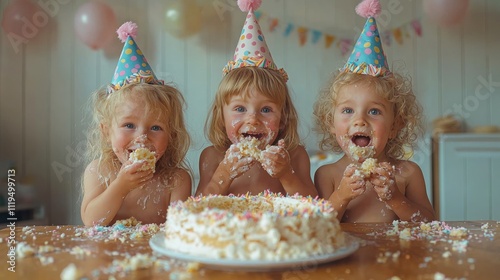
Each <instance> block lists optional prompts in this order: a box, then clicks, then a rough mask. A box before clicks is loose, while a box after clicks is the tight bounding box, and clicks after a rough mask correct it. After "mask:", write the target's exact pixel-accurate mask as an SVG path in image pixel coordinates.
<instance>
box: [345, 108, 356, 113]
mask: <svg viewBox="0 0 500 280" xmlns="http://www.w3.org/2000/svg"><path fill="white" fill-rule="evenodd" d="M342 113H344V114H352V113H354V110H353V109H351V108H344V109H342Z"/></svg>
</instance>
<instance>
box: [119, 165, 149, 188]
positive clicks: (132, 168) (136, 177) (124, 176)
mask: <svg viewBox="0 0 500 280" xmlns="http://www.w3.org/2000/svg"><path fill="white" fill-rule="evenodd" d="M146 164H147V162H132V161H127V162H125V163H124V164H123V165H122V167H121V169H120V171H119V172H118V175H117V176H116V180H118V181H119V182H120V184H123V185H124V186H125V187H126V188H128V190H129V191H131V190H133V189H135V188H138V187H141V186H144V185H145V184H146V182H147V181H149V180H151V179H152V178H153V175H154V173H153V170H151V169H148V170H145V171H139V169H140V168H141V167H142V166H144V165H146Z"/></svg>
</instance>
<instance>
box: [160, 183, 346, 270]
mask: <svg viewBox="0 0 500 280" xmlns="http://www.w3.org/2000/svg"><path fill="white" fill-rule="evenodd" d="M165 234H166V239H165V246H166V247H167V248H170V249H173V250H177V251H181V252H184V253H188V254H192V255H196V256H204V257H211V258H216V259H239V260H283V259H297V258H306V257H311V256H314V255H321V254H326V253H332V252H334V251H335V250H336V249H337V248H339V247H342V246H343V245H344V235H343V232H342V231H341V229H340V225H339V222H338V220H337V218H336V213H335V211H334V209H333V208H332V206H331V204H330V203H329V202H327V201H325V200H323V199H315V198H311V197H302V196H299V195H295V196H288V195H287V196H284V195H281V194H274V193H270V192H268V191H266V192H264V193H261V194H259V195H248V194H247V195H241V196H235V195H229V196H222V195H209V196H198V197H191V198H189V199H188V200H187V201H184V202H181V201H178V202H174V203H172V204H171V206H170V208H169V211H168V216H167V221H166V224H165Z"/></svg>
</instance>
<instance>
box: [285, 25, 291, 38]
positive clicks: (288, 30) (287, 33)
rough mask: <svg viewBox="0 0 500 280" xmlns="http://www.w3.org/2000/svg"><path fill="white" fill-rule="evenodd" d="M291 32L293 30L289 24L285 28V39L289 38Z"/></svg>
mask: <svg viewBox="0 0 500 280" xmlns="http://www.w3.org/2000/svg"><path fill="white" fill-rule="evenodd" d="M292 30H293V24H291V23H289V24H288V25H287V26H286V28H285V37H288V36H290V33H292Z"/></svg>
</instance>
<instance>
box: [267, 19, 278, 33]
mask: <svg viewBox="0 0 500 280" xmlns="http://www.w3.org/2000/svg"><path fill="white" fill-rule="evenodd" d="M278 24H279V21H278V19H277V18H272V19H271V24H270V25H269V31H271V32H273V31H274V30H275V29H276V27H277V26H278Z"/></svg>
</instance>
